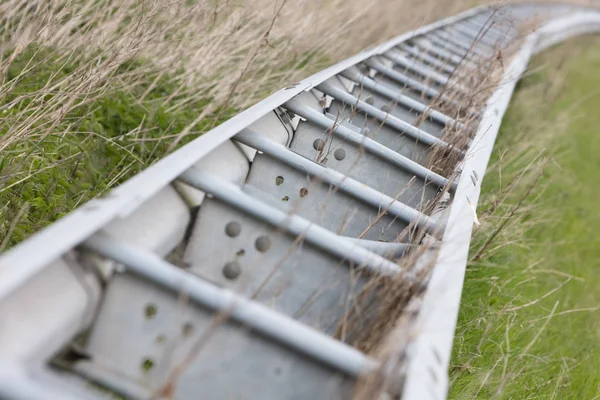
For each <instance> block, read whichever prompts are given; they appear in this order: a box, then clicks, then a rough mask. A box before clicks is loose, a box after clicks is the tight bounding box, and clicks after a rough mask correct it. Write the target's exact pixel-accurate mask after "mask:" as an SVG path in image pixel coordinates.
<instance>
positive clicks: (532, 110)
mask: <svg viewBox="0 0 600 400" xmlns="http://www.w3.org/2000/svg"><path fill="white" fill-rule="evenodd" d="M599 111H600V37H597V36H589V37H582V38H577V39H573V40H570V41H568V42H566V43H564V44H561V45H560V46H558V47H555V48H552V49H550V50H548V51H546V52H544V53H542V54H541V55H539V56H537V57H535V58H534V59H533V61H532V63H531V64H530V66H529V72H528V73H527V75H526V77H525V78H524V79H523V80H522V81H521V82H520V83H519V84H518V88H517V90H516V93H515V95H514V97H513V99H512V102H511V105H510V107H509V109H508V112H507V114H506V116H505V118H504V121H503V125H502V127H501V132H500V134H499V137H498V141H497V144H496V147H495V150H494V156H493V159H492V161H491V164H490V168H489V170H488V173H487V175H486V177H485V180H484V184H483V186H484V188H483V192H482V197H481V202H480V207H479V212H480V213H481V215H482V217H481V218H480V219H481V221H482V223H483V225H482V227H481V229H480V230H479V232H477V233H476V234H475V237H474V239H473V243H472V247H471V261H470V263H469V266H468V270H467V274H466V280H465V286H464V289H463V297H462V303H461V310H460V316H459V322H458V327H457V332H456V338H455V342H454V354H453V360H452V366H451V381H452V384H451V392H450V398H451V399H472V398H480V399H492V398H502V399H588V400H589V399H598V398H600V374H599V373H598V372H599V371H600V292H598V289H597V288H598V286H600V229H599V228H598V227H599V226H600V213H599V212H598V205H599V204H600V201H599V199H600V185H599V184H598V183H599V179H598V177H599V176H600V175H599V172H600V156H599V155H600V130H599V128H598V127H599V126H600V112H599ZM538 179H539V181H538ZM536 182H537V183H536ZM532 185H535V190H534V193H532V194H530V195H529V196H525V194H526V191H527V190H528V188H530V187H532ZM522 199H524V201H523V202H522V203H521V205H520V206H519V207H517V205H518V203H519V202H520V201H521V200H522ZM507 218H508V221H507V223H506V225H505V226H504V228H503V229H502V230H501V231H499V232H498V234H497V236H496V238H495V239H494V240H493V241H492V242H491V243H490V244H489V245H487V246H486V247H485V250H483V252H480V250H481V249H482V246H483V245H484V243H485V242H486V241H487V239H488V238H489V237H491V235H492V234H493V233H495V232H497V229H498V227H499V226H500V224H501V223H502V222H503V221H505V219H507Z"/></svg>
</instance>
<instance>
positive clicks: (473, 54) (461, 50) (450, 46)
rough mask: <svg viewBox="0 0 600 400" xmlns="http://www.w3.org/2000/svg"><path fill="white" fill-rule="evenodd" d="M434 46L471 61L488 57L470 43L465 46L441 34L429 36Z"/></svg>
mask: <svg viewBox="0 0 600 400" xmlns="http://www.w3.org/2000/svg"><path fill="white" fill-rule="evenodd" d="M430 37H431V38H432V41H433V42H434V44H437V45H438V46H442V47H443V48H445V49H446V50H448V51H450V52H452V53H454V54H456V55H458V56H459V57H465V58H471V59H475V60H476V59H477V58H481V59H485V58H487V57H488V55H487V54H484V53H482V52H480V51H479V50H478V49H477V48H476V47H475V45H474V43H473V42H472V41H471V42H470V43H469V44H465V43H462V42H460V41H459V40H456V39H455V38H453V37H451V36H450V35H448V34H446V35H444V34H442V33H441V32H435V33H432V34H431V35H430Z"/></svg>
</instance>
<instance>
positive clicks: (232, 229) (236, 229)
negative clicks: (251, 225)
mask: <svg viewBox="0 0 600 400" xmlns="http://www.w3.org/2000/svg"><path fill="white" fill-rule="evenodd" d="M241 232H242V225H241V224H240V223H239V222H236V221H232V222H230V223H228V224H227V225H225V234H226V235H227V236H229V237H236V236H238V235H239V234H240V233H241Z"/></svg>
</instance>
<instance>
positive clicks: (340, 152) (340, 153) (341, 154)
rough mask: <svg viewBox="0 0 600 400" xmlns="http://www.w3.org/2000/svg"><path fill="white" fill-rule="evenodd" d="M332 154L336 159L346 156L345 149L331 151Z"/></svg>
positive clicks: (339, 159)
mask: <svg viewBox="0 0 600 400" xmlns="http://www.w3.org/2000/svg"><path fill="white" fill-rule="evenodd" d="M333 156H334V157H335V159H336V160H338V161H342V160H343V159H344V158H346V150H344V149H337V150H336V151H334V152H333Z"/></svg>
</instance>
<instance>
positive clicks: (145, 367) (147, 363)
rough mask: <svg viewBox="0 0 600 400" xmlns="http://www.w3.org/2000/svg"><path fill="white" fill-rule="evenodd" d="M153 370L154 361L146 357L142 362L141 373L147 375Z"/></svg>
mask: <svg viewBox="0 0 600 400" xmlns="http://www.w3.org/2000/svg"><path fill="white" fill-rule="evenodd" d="M152 368H154V360H153V359H151V358H149V357H146V358H144V359H143V360H142V371H144V372H146V373H148V372H150V371H151V370H152Z"/></svg>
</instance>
